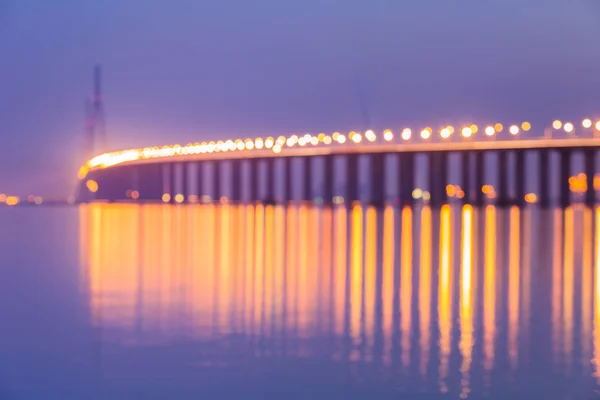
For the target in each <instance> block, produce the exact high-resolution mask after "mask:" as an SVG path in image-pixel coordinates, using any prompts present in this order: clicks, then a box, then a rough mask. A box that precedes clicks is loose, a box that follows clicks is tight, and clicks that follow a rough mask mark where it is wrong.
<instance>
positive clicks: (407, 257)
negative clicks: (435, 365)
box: [400, 207, 413, 370]
mask: <svg viewBox="0 0 600 400" xmlns="http://www.w3.org/2000/svg"><path fill="white" fill-rule="evenodd" d="M412 217H413V214H412V210H411V209H410V208H409V207H404V208H403V209H402V216H401V218H402V237H401V242H400V249H401V250H400V334H401V340H402V343H401V349H400V350H401V352H402V366H403V368H404V369H405V370H406V369H408V367H409V365H410V332H411V326H412V311H411V310H412V285H413V284H412V279H413V271H412V269H413V265H412V262H413V260H412V247H413V240H412V236H413V231H412Z"/></svg>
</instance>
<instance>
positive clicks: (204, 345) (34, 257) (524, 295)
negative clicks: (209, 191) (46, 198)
mask: <svg viewBox="0 0 600 400" xmlns="http://www.w3.org/2000/svg"><path fill="white" fill-rule="evenodd" d="M599 222H600V211H592V210H589V209H585V208H583V207H581V208H579V207H575V208H569V209H567V210H558V209H556V210H539V209H536V208H529V209H517V208H513V209H510V210H501V209H496V208H494V207H491V206H490V207H487V208H484V209H473V208H471V207H470V206H466V207H460V206H452V207H449V206H445V207H444V208H442V209H441V210H440V209H437V210H431V209H429V208H427V207H425V208H419V207H417V208H413V209H410V208H404V209H402V210H399V209H392V208H388V209H385V210H379V211H378V210H375V209H374V208H360V207H354V208H352V209H350V210H346V209H345V208H338V209H333V210H331V209H323V208H318V207H312V206H290V207H287V208H285V207H273V206H261V205H258V206H227V205H224V206H215V205H203V206H158V205H156V206H154V205H152V206H150V205H148V206H136V205H107V204H97V205H87V206H81V207H80V208H39V209H19V208H15V209H2V210H0V271H1V273H2V279H1V280H0V321H2V325H1V328H0V354H1V357H0V398H1V399H29V398H33V399H54V398H57V399H65V398H86V399H161V398H165V399H188V398H189V399H196V398H244V399H248V398H265V397H271V398H311V399H313V398H398V397H403V398H411V399H414V398H418V399H420V398H425V399H437V398H443V399H447V398H461V397H462V398H473V399H479V398H494V399H515V398H527V399H530V398H544V399H588V398H594V397H595V396H596V390H597V389H598V383H599V379H600V374H599V371H598V366H599V365H600V284H598V283H597V282H599V279H600V261H599V260H598V256H597V254H598V250H600V231H597V230H596V227H597V226H600V224H599Z"/></svg>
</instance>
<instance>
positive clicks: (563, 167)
mask: <svg viewBox="0 0 600 400" xmlns="http://www.w3.org/2000/svg"><path fill="white" fill-rule="evenodd" d="M570 177H571V150H568V149H563V150H562V151H561V154H560V185H559V186H560V206H561V207H568V206H569V204H571V186H570V185H569V178H570Z"/></svg>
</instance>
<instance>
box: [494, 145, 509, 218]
mask: <svg viewBox="0 0 600 400" xmlns="http://www.w3.org/2000/svg"><path fill="white" fill-rule="evenodd" d="M508 154H509V152H508V151H506V150H500V151H499V152H498V190H497V191H496V196H497V197H496V204H497V205H498V206H500V207H506V206H507V205H509V204H510V193H509V192H508Z"/></svg>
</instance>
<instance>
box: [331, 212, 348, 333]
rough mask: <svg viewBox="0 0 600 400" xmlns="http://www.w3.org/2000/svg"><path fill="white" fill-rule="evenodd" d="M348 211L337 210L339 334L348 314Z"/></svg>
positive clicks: (336, 311)
mask: <svg viewBox="0 0 600 400" xmlns="http://www.w3.org/2000/svg"><path fill="white" fill-rule="evenodd" d="M347 232H348V213H347V211H346V208H345V207H340V208H337V209H336V211H335V229H334V243H335V261H334V268H335V270H334V275H333V278H332V279H333V282H334V286H335V288H334V292H335V293H334V297H335V299H334V301H335V304H334V321H335V322H334V325H335V333H336V335H338V336H342V335H343V334H344V329H345V315H346V279H347V275H348V274H347V268H348V264H347V261H348V260H347V259H348V257H347V254H348V235H347Z"/></svg>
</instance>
